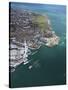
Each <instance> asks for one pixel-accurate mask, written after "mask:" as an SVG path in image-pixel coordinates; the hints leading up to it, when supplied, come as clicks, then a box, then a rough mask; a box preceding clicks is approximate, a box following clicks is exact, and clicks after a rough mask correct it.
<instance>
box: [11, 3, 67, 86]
mask: <svg viewBox="0 0 68 90" xmlns="http://www.w3.org/2000/svg"><path fill="white" fill-rule="evenodd" d="M12 7H14V8H21V9H29V10H31V11H33V12H37V13H40V14H42V15H46V14H47V15H48V17H49V19H50V21H51V25H52V29H53V30H54V31H55V32H56V34H57V35H58V36H59V37H60V43H59V45H57V46H54V47H51V48H49V47H46V46H44V45H42V46H41V47H40V48H39V49H37V50H32V52H33V53H34V52H36V53H35V54H32V55H30V56H29V57H28V60H31V62H30V63H28V64H26V65H23V64H21V65H19V66H18V67H17V68H16V70H15V72H13V73H11V74H10V75H11V78H10V79H11V87H25V86H27V87H29V86H43V85H60V84H65V83H66V7H65V6H63V5H44V4H26V3H12ZM29 66H31V67H29ZM29 68H30V69H29Z"/></svg>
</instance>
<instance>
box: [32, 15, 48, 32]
mask: <svg viewBox="0 0 68 90" xmlns="http://www.w3.org/2000/svg"><path fill="white" fill-rule="evenodd" d="M33 23H34V24H37V25H38V26H39V28H40V29H41V31H42V32H44V31H45V30H46V29H47V28H48V22H47V18H46V17H45V16H42V15H37V16H35V17H34V20H33Z"/></svg>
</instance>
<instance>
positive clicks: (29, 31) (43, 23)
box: [10, 8, 60, 71]
mask: <svg viewBox="0 0 68 90" xmlns="http://www.w3.org/2000/svg"><path fill="white" fill-rule="evenodd" d="M59 41H60V37H59V36H57V35H56V33H55V31H53V30H52V27H51V22H50V20H49V17H48V16H47V15H45V16H43V15H41V14H38V13H34V12H32V11H27V10H23V9H22V10H20V9H14V8H11V10H10V67H11V68H15V67H16V66H17V65H19V64H20V63H22V62H24V64H26V63H28V62H27V61H28V60H27V57H28V55H29V54H30V52H31V51H30V49H38V48H40V46H41V45H45V46H47V47H53V46H56V45H58V44H59ZM13 71H14V69H13Z"/></svg>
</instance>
